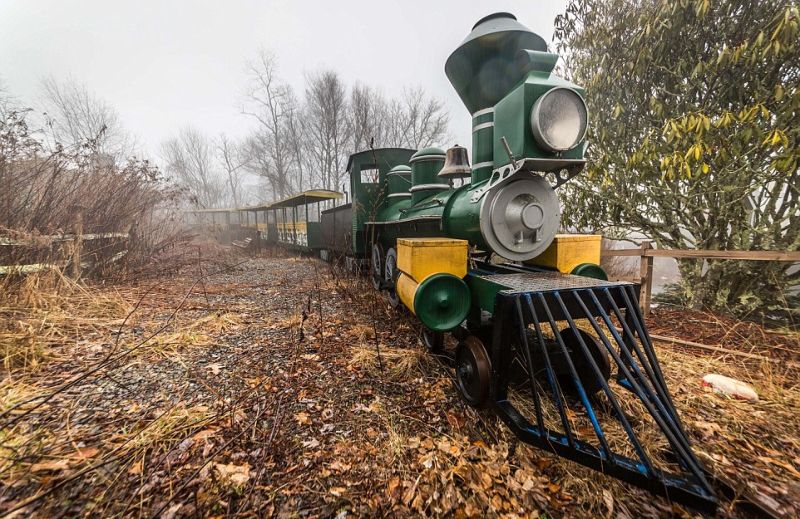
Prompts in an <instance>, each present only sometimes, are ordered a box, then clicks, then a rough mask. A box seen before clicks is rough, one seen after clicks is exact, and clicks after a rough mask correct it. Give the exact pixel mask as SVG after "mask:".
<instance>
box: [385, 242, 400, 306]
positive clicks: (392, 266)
mask: <svg viewBox="0 0 800 519" xmlns="http://www.w3.org/2000/svg"><path fill="white" fill-rule="evenodd" d="M383 263H384V267H383V270H384V280H385V281H386V284H387V285H389V290H388V295H389V304H390V305H392V308H397V307H398V306H400V296H399V295H397V290H396V289H395V284H396V283H397V277H398V276H399V275H400V271H399V270H397V251H395V250H394V247H392V248H391V249H389V250H388V251H387V252H386V261H384V262H383Z"/></svg>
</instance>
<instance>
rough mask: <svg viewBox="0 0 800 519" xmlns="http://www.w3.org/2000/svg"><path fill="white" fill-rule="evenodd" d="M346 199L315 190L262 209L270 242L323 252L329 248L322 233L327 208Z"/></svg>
mask: <svg viewBox="0 0 800 519" xmlns="http://www.w3.org/2000/svg"><path fill="white" fill-rule="evenodd" d="M342 197H343V195H342V193H339V192H338V191H330V190H327V189H314V190H309V191H303V192H302V193H298V194H296V195H292V196H289V197H287V198H284V199H282V200H278V201H277V202H273V203H271V204H268V205H265V206H260V207H259V208H258V209H260V210H264V211H265V212H266V213H267V221H266V222H265V225H266V229H267V235H266V241H267V243H274V244H277V245H280V246H282V247H285V248H287V249H290V250H295V251H299V252H309V253H319V251H321V250H325V249H326V246H325V243H324V239H323V232H322V225H323V224H322V210H323V206H324V205H334V204H335V203H336V201H338V200H340V199H341V198H342Z"/></svg>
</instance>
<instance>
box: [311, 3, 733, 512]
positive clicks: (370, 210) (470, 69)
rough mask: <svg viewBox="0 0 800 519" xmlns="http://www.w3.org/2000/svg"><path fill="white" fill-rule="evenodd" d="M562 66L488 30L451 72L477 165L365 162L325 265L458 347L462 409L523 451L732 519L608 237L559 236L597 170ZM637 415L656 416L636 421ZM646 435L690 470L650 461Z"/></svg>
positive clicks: (477, 31)
mask: <svg viewBox="0 0 800 519" xmlns="http://www.w3.org/2000/svg"><path fill="white" fill-rule="evenodd" d="M557 59H558V56H557V55H555V54H552V53H550V52H549V51H548V48H547V45H546V43H545V41H544V40H543V39H542V38H541V37H540V36H538V35H537V34H535V33H533V32H531V31H530V30H529V29H528V28H526V27H525V26H524V25H522V24H521V23H520V22H518V21H517V19H516V18H515V17H514V16H513V15H511V14H508V13H495V14H492V15H489V16H487V17H485V18H483V19H481V20H479V21H478V23H476V24H475V26H474V27H473V29H472V31H471V32H470V33H469V34H468V35H467V37H466V39H465V40H464V41H463V42H462V43H461V45H459V46H458V47H457V48H456V50H455V51H453V53H452V54H451V55H450V57H449V58H448V59H447V62H446V64H445V73H446V75H447V77H448V78H449V80H450V82H451V83H452V85H453V87H454V88H455V90H456V92H457V93H458V94H459V96H460V97H461V99H462V101H463V102H464V104H465V106H466V108H467V109H468V110H469V111H470V113H471V114H472V158H473V160H472V165H471V166H470V163H469V160H468V152H467V150H466V148H464V147H461V146H458V145H456V146H453V147H451V148H450V149H448V150H447V151H446V152H445V151H444V150H442V149H439V148H424V149H420V150H413V149H400V148H388V149H370V150H364V151H360V152H358V153H354V154H353V155H352V156H351V157H350V160H349V162H348V166H347V172H348V174H349V181H350V193H351V194H352V200H351V201H350V202H349V203H348V204H346V205H343V206H340V207H337V208H333V209H330V210H327V211H325V212H323V213H322V215H321V219H322V232H323V236H322V242H323V243H324V244H325V248H324V250H323V253H322V254H323V256H325V257H327V258H333V257H335V256H341V257H344V258H346V261H347V262H348V265H349V266H351V267H353V268H355V269H359V270H363V271H364V272H366V273H367V275H369V276H370V279H371V280H372V282H373V285H374V286H375V287H376V288H377V289H380V290H384V291H386V293H387V296H388V300H389V302H390V303H391V304H392V305H394V306H397V307H401V306H402V307H406V308H407V309H408V310H409V311H410V312H411V313H412V314H414V315H415V316H416V318H417V319H419V321H420V322H421V324H422V330H423V342H424V343H425V345H426V347H428V348H429V349H430V350H431V351H434V352H436V351H440V350H441V348H442V345H443V343H444V339H445V335H446V334H450V335H452V337H453V338H454V339H455V341H456V342H457V349H456V353H455V371H456V381H457V384H458V388H459V390H460V391H461V394H462V396H463V397H464V399H465V400H466V401H467V402H468V403H469V404H470V405H473V406H475V407H490V408H491V409H493V410H494V412H495V413H497V415H498V416H499V417H500V418H502V419H503V420H504V421H505V423H506V424H507V425H508V426H509V427H510V428H511V430H512V431H513V432H514V433H515V434H516V435H517V436H518V437H519V438H520V439H521V440H522V441H525V442H527V443H530V444H532V445H536V446H539V447H541V448H543V449H547V450H550V451H552V452H555V453H556V454H558V455H560V456H563V457H566V458H569V459H571V460H574V461H577V462H578V463H581V464H583V465H586V466H588V467H591V468H594V469H596V470H600V471H602V472H603V473H605V474H607V475H610V476H614V477H617V478H620V479H622V480H625V481H628V482H630V483H633V484H635V485H638V486H640V487H642V488H645V489H647V490H649V491H651V492H653V493H655V494H660V495H664V496H667V497H668V498H670V499H673V500H676V501H680V502H683V503H686V504H689V505H691V506H694V507H696V508H699V509H701V510H705V511H711V510H714V509H715V507H716V504H717V500H716V497H715V495H714V493H713V491H712V489H711V487H710V485H709V483H708V481H707V479H706V475H705V472H704V469H703V466H702V465H701V464H700V462H699V461H698V459H697V457H696V456H695V454H694V452H693V451H692V447H691V445H690V443H689V439H688V438H687V435H686V434H685V432H684V430H683V426H682V424H681V420H680V417H679V416H678V413H677V411H676V410H675V408H674V405H673V403H672V399H671V397H670V394H669V391H668V389H667V387H666V382H665V381H664V377H663V375H662V372H661V368H660V365H659V363H658V359H657V358H656V354H655V350H654V349H653V345H652V342H651V340H650V337H649V335H648V333H647V328H646V326H645V322H644V319H643V317H642V315H641V313H640V311H639V307H638V289H639V287H638V285H635V284H631V283H623V282H610V281H608V280H607V278H606V276H605V273H604V272H603V270H602V268H601V267H600V266H599V262H600V237H599V236H591V235H589V236H586V235H559V234H558V231H559V228H560V226H561V218H560V204H559V199H558V195H557V190H558V188H559V187H560V186H562V185H564V183H566V182H568V181H569V180H570V179H571V178H573V177H574V176H575V175H577V174H579V173H580V171H581V170H582V168H583V166H584V165H585V161H586V159H585V157H584V152H585V150H586V145H587V142H586V131H587V127H588V121H589V114H588V110H587V107H586V103H585V101H584V99H583V93H584V90H583V88H582V87H580V86H578V85H574V84H572V83H570V82H568V81H566V80H564V79H562V78H560V77H558V76H556V75H555V74H553V70H554V67H555V64H556V61H557ZM520 379H521V380H522V381H523V382H522V383H521V385H520V382H519V380H520ZM521 392H522V393H524V394H527V395H528V396H527V400H526V403H525V404H524V405H522V404H520V401H519V398H518V397H519V394H520V393H521ZM631 399H632V400H633V401H637V402H638V404H637V405H638V407H639V408H640V409H642V410H643V411H642V412H643V413H644V414H645V415H647V416H646V417H637V418H636V419H633V418H631V417H629V416H628V414H626V411H625V410H624V409H628V408H629V407H626V406H623V402H630V401H631ZM576 417H580V419H577V418H576ZM576 420H577V421H579V422H581V423H582V424H583V425H582V426H581V425H580V424H577V423H576ZM645 423H646V424H648V425H649V426H650V427H651V430H650V431H648V433H646V434H647V435H648V436H647V437H648V438H651V439H652V438H653V437H655V436H653V435H651V433H654V434H655V435H657V436H659V435H660V436H659V437H660V438H661V442H662V446H663V448H664V449H667V450H669V452H670V457H671V459H673V460H674V462H673V463H669V464H667V465H665V464H664V463H663V460H662V462H659V463H656V461H655V460H654V459H653V458H652V456H650V455H648V449H646V448H645V446H644V444H643V441H642V439H641V438H642V435H644V434H645V433H644V432H643V430H642V429H641V427H643V424H645ZM612 429H613V430H616V431H618V432H619V434H618V435H616V436H615V438H617V439H619V438H620V437H621V438H622V440H621V441H622V445H620V444H619V442H616V443H615V442H612V441H610V439H609V438H610V432H609V431H611V430H612ZM615 441H616V440H615Z"/></svg>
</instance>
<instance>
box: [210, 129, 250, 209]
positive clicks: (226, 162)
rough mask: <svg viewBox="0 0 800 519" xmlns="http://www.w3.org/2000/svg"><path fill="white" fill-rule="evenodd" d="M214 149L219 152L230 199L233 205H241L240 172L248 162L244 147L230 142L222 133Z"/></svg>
mask: <svg viewBox="0 0 800 519" xmlns="http://www.w3.org/2000/svg"><path fill="white" fill-rule="evenodd" d="M216 151H217V153H218V154H219V161H220V163H221V164H222V169H224V170H225V176H226V179H227V182H228V189H230V195H231V200H232V201H233V205H234V206H235V207H241V205H242V201H243V197H242V173H243V172H244V168H245V166H247V164H248V157H247V153H246V148H245V147H243V146H241V145H239V144H237V143H235V142H232V141H231V140H230V139H229V138H228V136H227V135H225V134H224V133H223V134H221V135H220V136H219V139H218V140H217V143H216Z"/></svg>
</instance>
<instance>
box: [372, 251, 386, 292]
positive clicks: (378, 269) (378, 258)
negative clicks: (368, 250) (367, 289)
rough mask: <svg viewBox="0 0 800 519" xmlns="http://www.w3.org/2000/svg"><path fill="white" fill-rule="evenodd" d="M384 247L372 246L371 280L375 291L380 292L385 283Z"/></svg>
mask: <svg viewBox="0 0 800 519" xmlns="http://www.w3.org/2000/svg"><path fill="white" fill-rule="evenodd" d="M383 257H384V256H383V247H382V246H381V244H380V243H376V244H375V245H373V246H372V264H371V265H370V280H371V281H372V286H373V287H375V290H380V288H381V281H383Z"/></svg>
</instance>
